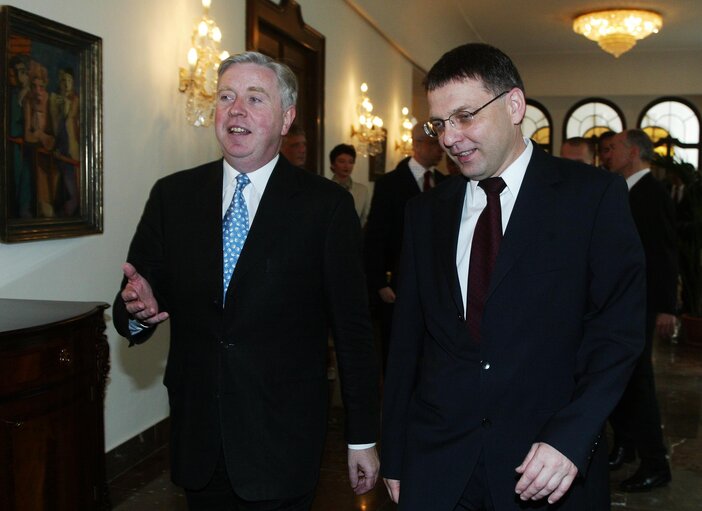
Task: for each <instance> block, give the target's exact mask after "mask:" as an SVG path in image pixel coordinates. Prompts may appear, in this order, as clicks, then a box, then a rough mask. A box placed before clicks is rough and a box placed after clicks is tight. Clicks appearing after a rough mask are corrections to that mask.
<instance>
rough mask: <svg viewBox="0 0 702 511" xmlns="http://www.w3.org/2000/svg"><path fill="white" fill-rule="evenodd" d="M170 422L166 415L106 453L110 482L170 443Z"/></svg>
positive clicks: (108, 479)
mask: <svg viewBox="0 0 702 511" xmlns="http://www.w3.org/2000/svg"><path fill="white" fill-rule="evenodd" d="M170 424H171V420H170V417H166V418H165V419H163V420H162V421H159V422H157V423H156V424H154V425H153V426H151V427H150V428H147V429H145V430H144V431H142V432H141V433H139V434H138V435H136V436H134V437H132V438H130V439H129V440H127V441H126V442H124V443H122V444H120V445H118V446H117V447H115V448H114V449H112V450H110V451H108V452H107V453H105V471H106V472H107V481H108V483H109V482H110V481H112V480H113V479H115V478H117V477H119V476H120V475H122V474H123V473H125V472H126V471H127V470H129V469H131V468H132V467H134V466H136V465H138V464H139V463H141V462H142V461H143V460H145V459H146V458H148V457H149V456H151V455H152V454H154V453H155V452H156V451H158V450H159V449H162V448H163V447H165V446H166V445H168V439H169V432H170Z"/></svg>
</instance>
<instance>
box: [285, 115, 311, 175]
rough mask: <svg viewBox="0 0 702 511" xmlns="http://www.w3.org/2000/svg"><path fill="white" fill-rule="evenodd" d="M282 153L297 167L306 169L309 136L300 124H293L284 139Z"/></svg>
mask: <svg viewBox="0 0 702 511" xmlns="http://www.w3.org/2000/svg"><path fill="white" fill-rule="evenodd" d="M280 152H281V154H282V155H283V156H285V157H286V158H287V159H288V161H289V162H290V163H292V164H293V165H295V166H296V167H300V168H304V167H305V162H306V161H307V136H306V135H305V130H304V129H302V126H300V125H299V124H293V125H292V127H291V128H290V130H289V131H288V133H287V135H285V136H284V137H283V145H282V146H281V148H280Z"/></svg>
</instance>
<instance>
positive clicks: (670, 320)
mask: <svg viewBox="0 0 702 511" xmlns="http://www.w3.org/2000/svg"><path fill="white" fill-rule="evenodd" d="M675 321H676V320H675V316H673V315H672V314H667V313H665V312H661V313H659V314H658V315H657V316H656V332H657V333H658V336H659V337H660V338H662V339H668V338H670V337H671V336H672V335H673V332H675Z"/></svg>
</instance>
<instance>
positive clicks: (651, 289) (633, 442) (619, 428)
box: [608, 130, 678, 491]
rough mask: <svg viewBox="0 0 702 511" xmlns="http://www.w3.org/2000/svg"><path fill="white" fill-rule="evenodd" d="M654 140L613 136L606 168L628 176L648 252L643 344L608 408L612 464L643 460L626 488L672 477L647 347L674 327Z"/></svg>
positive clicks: (668, 221)
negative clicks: (621, 393)
mask: <svg viewBox="0 0 702 511" xmlns="http://www.w3.org/2000/svg"><path fill="white" fill-rule="evenodd" d="M652 159H653V144H652V143H651V140H650V139H649V138H648V136H647V135H646V133H644V132H643V131H641V130H626V131H624V132H622V133H619V134H617V135H615V136H614V137H612V138H611V151H610V154H609V157H608V164H609V166H610V170H612V171H613V172H616V173H617V174H620V175H621V176H623V177H624V178H625V179H626V182H627V186H628V187H629V203H630V205H631V213H632V216H633V217H634V222H635V223H636V228H637V230H638V232H639V236H640V237H641V243H642V244H643V248H644V252H645V254H646V345H645V348H644V351H643V354H642V355H641V358H640V359H639V361H638V363H637V365H636V368H635V369H634V373H633V374H632V376H631V380H630V381H629V384H628V385H627V388H626V391H625V392H624V396H623V397H622V400H621V401H620V403H619V405H617V408H616V409H615V411H614V413H612V417H611V419H610V423H611V425H612V429H613V430H614V442H615V444H614V449H613V450H612V453H611V456H610V468H611V469H614V470H616V469H617V468H619V467H620V466H621V465H622V464H623V463H625V462H631V461H634V459H635V455H636V454H638V456H639V457H640V459H641V464H640V465H639V468H638V470H637V471H636V473H635V474H634V475H633V476H632V477H630V478H628V479H625V480H624V481H622V483H621V485H620V488H621V489H622V490H624V491H647V490H651V489H653V488H656V487H658V486H664V485H666V484H668V482H670V480H671V474H670V466H669V464H668V460H667V458H666V448H665V445H664V442H663V431H662V429H661V417H660V412H659V409H658V401H657V399H656V389H655V382H654V376H653V364H652V361H651V352H652V348H653V336H654V333H657V334H658V336H659V337H661V338H664V339H667V338H669V337H670V336H671V335H672V334H673V331H674V329H675V315H674V314H675V310H676V299H677V278H678V277H677V276H678V263H677V248H676V247H677V244H676V243H677V242H676V234H675V212H674V206H673V203H672V201H671V199H670V196H669V194H668V193H667V192H666V190H665V187H664V186H663V184H662V183H660V182H659V181H658V180H656V179H655V178H654V177H653V174H651V168H650V165H651V160H652Z"/></svg>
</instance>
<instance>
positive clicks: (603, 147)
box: [597, 130, 616, 170]
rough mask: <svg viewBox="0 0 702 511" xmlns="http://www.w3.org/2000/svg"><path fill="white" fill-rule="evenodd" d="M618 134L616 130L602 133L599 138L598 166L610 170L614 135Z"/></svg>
mask: <svg viewBox="0 0 702 511" xmlns="http://www.w3.org/2000/svg"><path fill="white" fill-rule="evenodd" d="M614 135H616V133H615V132H614V131H609V130H608V131H605V132H603V133H600V136H599V137H598V138H597V166H598V167H601V168H603V169H605V170H609V154H610V152H611V150H612V137H613V136H614Z"/></svg>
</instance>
